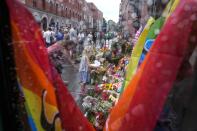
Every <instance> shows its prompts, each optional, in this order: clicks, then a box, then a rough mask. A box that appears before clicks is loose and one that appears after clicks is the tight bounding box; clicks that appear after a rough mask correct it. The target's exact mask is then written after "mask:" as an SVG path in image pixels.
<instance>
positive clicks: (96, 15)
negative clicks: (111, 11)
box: [88, 2, 103, 31]
mask: <svg viewBox="0 0 197 131" xmlns="http://www.w3.org/2000/svg"><path fill="white" fill-rule="evenodd" d="M88 8H89V9H90V12H92V15H93V26H92V29H93V30H97V31H102V24H103V13H102V12H101V11H100V10H99V9H98V8H97V7H96V6H95V5H94V3H92V2H90V3H88Z"/></svg>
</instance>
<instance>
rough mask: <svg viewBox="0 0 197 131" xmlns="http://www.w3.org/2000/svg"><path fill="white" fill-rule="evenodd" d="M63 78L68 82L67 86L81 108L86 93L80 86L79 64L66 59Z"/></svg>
mask: <svg viewBox="0 0 197 131" xmlns="http://www.w3.org/2000/svg"><path fill="white" fill-rule="evenodd" d="M62 79H63V80H64V81H66V82H68V87H67V88H68V90H69V91H70V93H71V94H72V96H73V98H74V99H75V101H76V102H77V104H78V105H79V107H80V108H81V104H82V98H83V96H84V93H82V91H81V88H80V83H79V82H80V77H79V71H78V65H73V64H72V63H71V62H70V61H66V63H65V64H64V69H63V71H62ZM81 109H82V108H81Z"/></svg>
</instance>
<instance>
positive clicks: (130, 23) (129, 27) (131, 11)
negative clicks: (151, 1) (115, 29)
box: [119, 0, 149, 36]
mask: <svg viewBox="0 0 197 131" xmlns="http://www.w3.org/2000/svg"><path fill="white" fill-rule="evenodd" d="M119 12H120V13H119V26H120V27H121V30H122V31H124V32H127V33H128V34H129V35H130V36H134V34H135V32H136V31H137V30H138V29H139V27H140V26H141V25H142V26H143V25H144V24H145V23H146V21H147V19H148V18H149V14H148V5H147V0H121V3H120V11H119Z"/></svg>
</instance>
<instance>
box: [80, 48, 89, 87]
mask: <svg viewBox="0 0 197 131" xmlns="http://www.w3.org/2000/svg"><path fill="white" fill-rule="evenodd" d="M79 74H80V82H81V88H82V91H84V89H85V86H86V84H87V83H88V82H89V58H88V52H87V50H86V49H84V51H83V54H82V57H81V62H80V66H79Z"/></svg>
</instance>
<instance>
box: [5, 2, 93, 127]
mask: <svg viewBox="0 0 197 131" xmlns="http://www.w3.org/2000/svg"><path fill="white" fill-rule="evenodd" d="M6 1H7V5H8V8H9V13H10V21H11V29H12V37H13V40H12V41H13V44H12V45H13V48H14V58H15V63H16V71H17V77H18V82H19V84H20V86H21V89H22V92H23V94H24V96H25V105H26V110H27V112H28V119H29V124H30V126H31V129H32V131H45V130H47V131H62V130H72V131H78V130H84V131H93V130H94V128H93V126H92V125H91V124H90V123H89V122H88V120H87V119H86V118H85V117H84V116H83V113H82V112H81V111H80V109H79V107H78V106H77V104H76V103H75V101H74V99H73V98H72V96H71V94H70V93H69V91H68V90H67V87H66V86H65V85H64V84H63V81H62V79H61V78H60V76H59V74H58V73H57V72H56V70H55V68H54V67H53V66H52V65H51V63H50V61H49V58H48V53H47V49H46V47H45V43H44V40H43V38H42V35H41V30H40V28H39V26H38V24H37V23H36V21H35V20H34V18H33V16H32V15H31V13H30V12H29V11H27V9H26V8H25V7H24V6H23V5H21V4H20V3H18V2H17V1H15V0H6Z"/></svg>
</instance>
